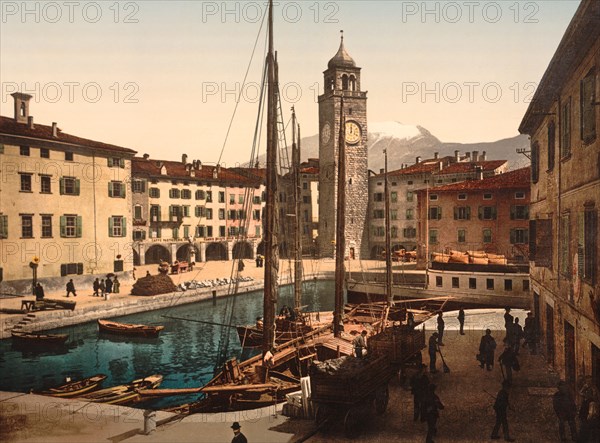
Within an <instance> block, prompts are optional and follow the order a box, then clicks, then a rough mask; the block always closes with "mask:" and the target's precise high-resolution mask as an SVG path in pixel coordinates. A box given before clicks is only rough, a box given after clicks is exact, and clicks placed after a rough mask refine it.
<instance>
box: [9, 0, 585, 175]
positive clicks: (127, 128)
mask: <svg viewBox="0 0 600 443" xmlns="http://www.w3.org/2000/svg"><path fill="white" fill-rule="evenodd" d="M0 3H1V11H2V17H1V22H0V62H1V64H0V80H1V84H2V98H1V101H0V106H1V114H2V115H5V116H7V115H8V116H11V115H12V112H13V111H12V97H10V95H9V94H10V93H11V92H13V91H14V89H15V88H17V89H19V90H22V91H23V92H29V93H32V94H33V95H34V96H35V98H34V100H33V103H32V106H31V113H32V115H34V117H35V121H37V122H39V123H43V124H50V123H51V122H53V121H57V122H58V125H59V127H60V128H61V129H63V130H64V131H65V132H69V133H72V134H76V135H79V136H82V137H88V138H92V139H96V140H100V141H103V142H108V143H113V144H117V145H120V146H125V147H129V148H132V149H135V150H137V151H139V153H140V155H141V154H142V153H145V152H147V153H149V154H150V155H151V156H152V157H155V158H165V159H178V158H180V156H181V154H182V153H183V152H186V153H187V154H188V155H189V156H190V158H199V159H202V160H203V161H204V162H215V161H217V160H218V158H219V152H220V150H221V147H222V145H223V141H224V138H225V134H226V130H227V126H228V124H229V120H230V117H231V114H232V112H233V109H234V106H235V91H236V90H238V91H239V89H240V85H241V82H242V80H243V78H244V73H245V71H246V68H247V65H248V62H249V60H250V56H251V52H252V48H253V46H254V42H255V39H256V37H257V35H258V31H259V28H260V25H261V17H260V14H262V12H263V11H264V9H265V4H266V3H265V2H264V1H263V0H261V1H257V2H252V1H245V2H210V1H209V2H201V1H182V2H177V1H169V2H166V1H165V2H163V1H135V2H118V3H117V2H116V1H98V2H85V1H84V2H78V1H74V2H20V1H18V2H11V1H2V2H0ZM277 4H278V6H276V8H275V9H276V11H275V45H276V49H277V50H278V57H279V63H280V81H281V83H282V91H283V93H284V98H286V99H287V102H286V103H284V111H285V112H286V119H287V118H288V117H289V112H288V111H289V108H290V106H291V105H292V104H295V106H296V109H297V112H298V117H299V120H300V123H301V124H302V127H303V135H305V136H308V135H313V134H316V133H317V132H318V107H317V102H316V96H317V94H318V93H321V92H322V81H323V75H322V72H323V71H324V70H325V69H326V67H327V62H328V60H329V59H330V58H331V57H332V56H333V55H334V54H335V53H336V51H337V49H338V46H339V35H340V34H339V31H340V29H343V30H344V35H345V45H346V49H347V50H348V52H349V53H350V55H351V56H352V57H353V58H354V60H355V61H356V63H357V65H358V66H360V67H362V69H363V70H362V87H363V90H367V91H368V98H369V99H368V115H369V121H370V122H381V121H389V120H395V121H399V122H402V123H405V124H418V125H421V126H423V127H425V128H426V129H428V130H429V131H431V133H432V134H433V135H435V136H437V137H438V138H439V139H441V140H442V141H447V142H476V141H494V140H497V139H501V138H506V137H512V136H514V135H516V134H517V128H518V125H519V123H520V121H521V118H522V116H523V113H524V112H525V110H526V108H527V104H528V103H527V99H528V97H531V95H532V93H533V91H534V89H535V86H536V85H537V83H538V82H539V80H540V78H541V76H542V74H543V73H544V70H545V69H546V67H547V66H548V63H549V61H550V59H551V57H552V55H553V54H554V51H555V50H556V47H557V45H558V43H559V42H560V39H561V38H562V36H563V33H564V31H565V29H566V27H567V26H568V24H569V22H570V20H571V18H572V17H573V14H574V12H575V10H576V9H577V7H578V5H579V1H578V0H568V1H557V0H551V1H535V2H529V1H516V0H515V1H497V2H492V1H481V2H480V1H464V2H461V1H459V2H447V1H441V2H421V1H418V2H412V1H338V2H329V1H318V2H317V1H299V2H289V1H279V2H277ZM263 57H264V28H263V33H262V36H261V38H260V43H259V45H258V47H257V52H256V54H255V57H254V62H253V64H252V66H251V69H250V72H249V76H248V81H249V82H251V83H250V84H249V85H248V86H247V87H246V88H244V89H243V91H244V94H243V96H242V100H241V103H240V106H239V110H238V114H237V117H236V120H235V121H234V124H233V127H232V133H231V136H230V139H229V142H228V144H227V146H226V149H225V153H224V155H223V160H224V161H225V163H226V164H227V166H231V165H233V164H235V163H236V162H244V161H246V160H247V159H248V157H249V152H250V147H251V142H252V135H253V128H254V122H255V116H256V109H257V104H256V100H255V98H256V94H257V89H256V86H255V85H256V84H257V83H258V82H259V81H260V75H261V66H262V63H263ZM100 94H101V95H100Z"/></svg>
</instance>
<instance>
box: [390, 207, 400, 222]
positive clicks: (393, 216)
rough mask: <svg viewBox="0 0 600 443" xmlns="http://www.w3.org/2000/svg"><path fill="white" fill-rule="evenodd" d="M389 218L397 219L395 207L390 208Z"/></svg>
mask: <svg viewBox="0 0 600 443" xmlns="http://www.w3.org/2000/svg"><path fill="white" fill-rule="evenodd" d="M390 219H391V220H398V210H397V209H390Z"/></svg>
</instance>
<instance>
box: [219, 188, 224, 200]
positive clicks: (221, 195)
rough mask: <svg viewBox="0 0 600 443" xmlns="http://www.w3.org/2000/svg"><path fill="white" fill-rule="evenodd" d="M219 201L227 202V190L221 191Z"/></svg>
mask: <svg viewBox="0 0 600 443" xmlns="http://www.w3.org/2000/svg"><path fill="white" fill-rule="evenodd" d="M219 203H225V192H223V191H219Z"/></svg>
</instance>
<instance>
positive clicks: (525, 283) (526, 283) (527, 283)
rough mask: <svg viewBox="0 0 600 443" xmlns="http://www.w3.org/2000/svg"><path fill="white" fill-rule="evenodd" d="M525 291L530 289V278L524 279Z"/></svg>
mask: <svg viewBox="0 0 600 443" xmlns="http://www.w3.org/2000/svg"><path fill="white" fill-rule="evenodd" d="M523 291H529V280H523Z"/></svg>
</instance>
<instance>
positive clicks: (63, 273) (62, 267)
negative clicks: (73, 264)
mask: <svg viewBox="0 0 600 443" xmlns="http://www.w3.org/2000/svg"><path fill="white" fill-rule="evenodd" d="M66 275H67V265H65V264H62V265H60V276H61V277H65V276H66Z"/></svg>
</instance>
